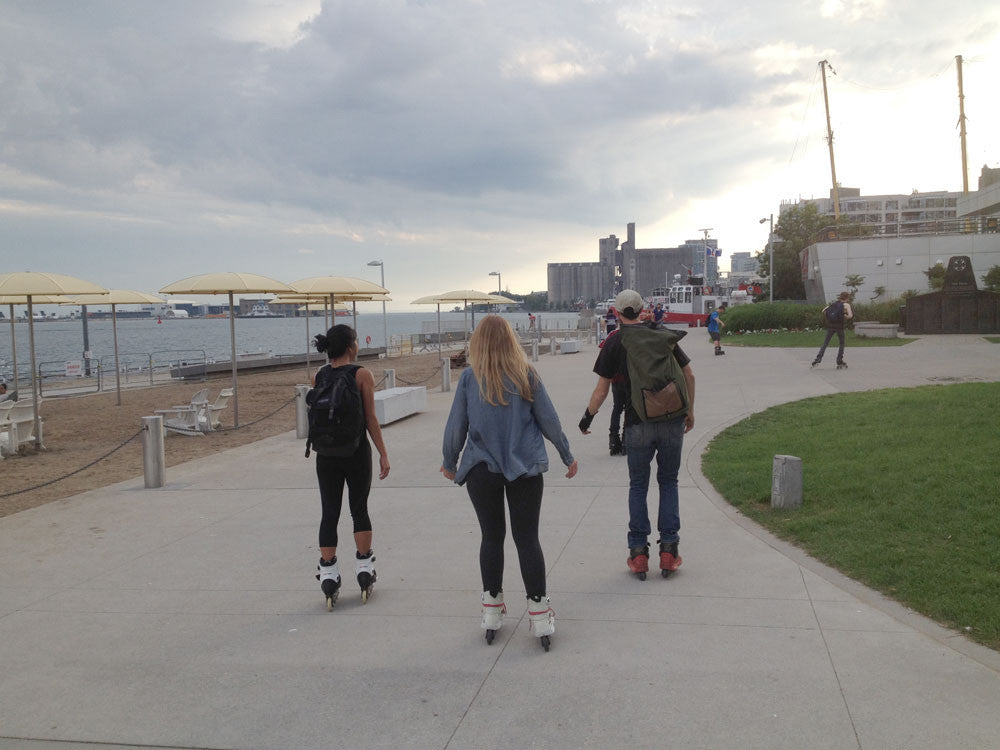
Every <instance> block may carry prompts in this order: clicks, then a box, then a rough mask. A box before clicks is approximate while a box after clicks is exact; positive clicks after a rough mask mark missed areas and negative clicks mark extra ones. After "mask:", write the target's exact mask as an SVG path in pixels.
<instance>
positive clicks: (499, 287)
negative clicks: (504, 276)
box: [490, 271, 503, 294]
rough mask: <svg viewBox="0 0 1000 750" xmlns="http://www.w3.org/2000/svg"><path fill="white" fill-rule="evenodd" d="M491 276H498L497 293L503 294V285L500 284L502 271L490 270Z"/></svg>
mask: <svg viewBox="0 0 1000 750" xmlns="http://www.w3.org/2000/svg"><path fill="white" fill-rule="evenodd" d="M490 276H496V277H497V294H503V291H502V287H501V286H500V272H499V271H490Z"/></svg>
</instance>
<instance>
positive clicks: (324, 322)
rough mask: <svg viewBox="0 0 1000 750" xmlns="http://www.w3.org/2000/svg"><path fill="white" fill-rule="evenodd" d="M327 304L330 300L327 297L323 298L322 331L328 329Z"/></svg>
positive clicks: (328, 315)
mask: <svg viewBox="0 0 1000 750" xmlns="http://www.w3.org/2000/svg"><path fill="white" fill-rule="evenodd" d="M329 304H330V300H328V299H324V300H323V330H324V331H329V330H330V314H329V309H330V308H329V307H328V305H329Z"/></svg>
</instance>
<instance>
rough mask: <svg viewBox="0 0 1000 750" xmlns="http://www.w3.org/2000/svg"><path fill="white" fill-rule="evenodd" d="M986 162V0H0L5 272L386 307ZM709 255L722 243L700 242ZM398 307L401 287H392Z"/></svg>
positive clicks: (992, 36) (906, 187) (909, 184)
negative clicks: (237, 287) (371, 299)
mask: <svg viewBox="0 0 1000 750" xmlns="http://www.w3.org/2000/svg"><path fill="white" fill-rule="evenodd" d="M956 54H963V55H964V56H965V57H966V59H967V61H968V64H967V65H966V67H965V91H966V113H967V115H968V118H969V123H968V128H969V164H970V181H971V184H972V187H973V188H975V184H976V179H977V177H978V175H979V170H980V168H981V167H982V165H983V164H989V165H990V166H998V164H1000V97H997V81H998V80H1000V4H998V3H991V2H985V0H977V1H971V0H953V1H952V2H949V3H941V2H939V1H937V0H935V1H934V2H930V1H929V0H908V1H907V2H905V3H901V2H888V0H806V1H804V2H766V1H765V2H757V3H745V2H735V1H731V2H729V1H727V2H724V1H722V0H699V2H690V3H678V2H670V3H668V2H657V1H655V0H634V1H630V0H546V1H545V2H538V0H530V1H524V0H502V1H500V0H495V1H494V0H480V1H479V2H477V1H475V0H411V1H410V2H406V1H404V0H354V1H351V2H347V1H342V0H327V1H326V2H319V1H318V0H299V1H293V0H287V1H285V2H279V1H273V0H256V1H253V0H191V1H188V2H181V1H174V0H149V1H140V0H117V1H108V2H99V1H97V0H86V1H85V2H84V1H78V0H63V1H62V2H55V1H51V0H25V1H24V2H12V1H11V0H3V1H2V2H0V97H2V98H0V272H5V271H12V270H26V269H33V270H46V271H53V272H57V273H67V274H71V275H76V276H80V277H83V278H86V279H89V280H91V281H94V282H97V283H99V284H102V285H104V286H109V287H123V288H135V289H142V290H146V291H156V290H157V289H159V288H160V287H162V286H164V285H166V284H168V283H170V282H172V281H175V280H178V279H181V278H183V277H186V276H191V275H194V274H198V273H203V272H208V271H223V270H234V271H248V272H254V273H260V274H264V275H268V276H271V277H274V278H277V279H279V280H282V281H286V282H288V281H293V280H295V279H298V278H302V277H305V276H315V275H323V274H332V275H344V276H359V277H365V278H369V279H372V280H375V281H377V280H378V270H379V269H378V268H370V267H368V266H366V263H367V261H370V260H373V259H382V260H384V261H385V270H386V286H388V287H389V288H390V289H391V290H392V292H393V298H394V300H395V302H394V303H393V307H394V308H396V309H407V306H408V303H409V302H410V301H411V300H412V299H413V298H415V297H417V296H421V295H424V294H430V293H434V292H440V291H445V290H448V289H455V288H478V289H489V288H495V284H496V280H497V279H496V277H490V276H489V275H488V274H489V272H490V271H500V272H501V273H502V274H503V275H502V281H503V286H504V287H505V288H509V289H510V290H512V291H515V292H521V293H524V292H529V291H532V290H540V289H544V288H545V286H546V274H545V264H546V263H547V262H555V261H571V260H581V261H592V260H596V259H597V246H598V238H600V237H604V236H607V235H609V234H612V233H613V234H617V235H618V236H619V237H624V234H625V225H626V224H627V223H628V222H630V221H635V222H636V224H637V240H638V242H637V244H638V246H639V247H669V246H675V245H678V244H680V243H682V242H683V241H684V240H685V239H688V238H693V237H697V236H699V232H698V230H699V229H701V228H703V227H711V228H712V232H711V236H712V237H716V238H718V240H719V245H720V247H721V248H723V249H724V253H725V255H726V256H728V254H729V253H730V252H735V251H746V250H758V249H760V248H761V247H762V246H763V245H764V244H766V236H767V230H766V226H765V227H761V226H760V224H759V223H758V219H760V218H761V217H763V216H767V215H768V214H770V213H772V212H773V213H775V214H777V212H778V208H779V205H780V202H781V201H782V200H788V199H791V200H795V199H797V198H798V197H800V196H801V197H813V196H822V195H826V194H827V193H828V191H829V189H830V170H829V158H828V154H827V150H826V143H825V141H824V136H825V123H824V114H823V98H822V89H821V85H820V81H819V68H818V66H817V63H818V61H819V60H821V59H823V58H827V59H829V60H830V62H831V63H832V65H833V68H834V70H835V71H836V73H837V75H835V76H833V77H831V78H830V83H829V85H830V106H831V110H832V118H833V127H834V134H835V140H834V143H835V146H836V149H837V151H836V155H837V175H838V177H839V179H840V182H841V184H842V185H845V186H852V187H860V188H861V189H862V192H863V193H883V192H893V193H894V192H909V191H910V190H912V189H920V190H959V189H961V162H960V151H959V140H958V131H957V129H956V127H955V125H956V121H957V119H958V97H957V85H956V73H955V61H954V57H955V55H956ZM721 267H722V268H727V267H728V260H726V259H723V262H722V265H721ZM409 309H412V308H409Z"/></svg>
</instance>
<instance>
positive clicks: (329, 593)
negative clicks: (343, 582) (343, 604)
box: [316, 557, 340, 612]
mask: <svg viewBox="0 0 1000 750" xmlns="http://www.w3.org/2000/svg"><path fill="white" fill-rule="evenodd" d="M316 580H317V581H319V585H320V588H322V589H323V594H324V596H326V611H327V612H329V611H330V610H332V609H333V605H334V604H336V603H337V597H338V596H340V566H339V565H337V558H336V557H334V558H333V562H329V563H328V562H325V561H324V560H323V558H322V557H321V558H320V559H319V565H317V566H316Z"/></svg>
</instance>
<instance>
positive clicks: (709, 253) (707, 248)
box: [705, 247, 712, 258]
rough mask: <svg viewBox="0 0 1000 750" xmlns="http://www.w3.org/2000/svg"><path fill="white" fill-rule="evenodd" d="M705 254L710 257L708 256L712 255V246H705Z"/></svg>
mask: <svg viewBox="0 0 1000 750" xmlns="http://www.w3.org/2000/svg"><path fill="white" fill-rule="evenodd" d="M705 256H706V257H708V258H711V257H712V248H710V247H706V248H705Z"/></svg>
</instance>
